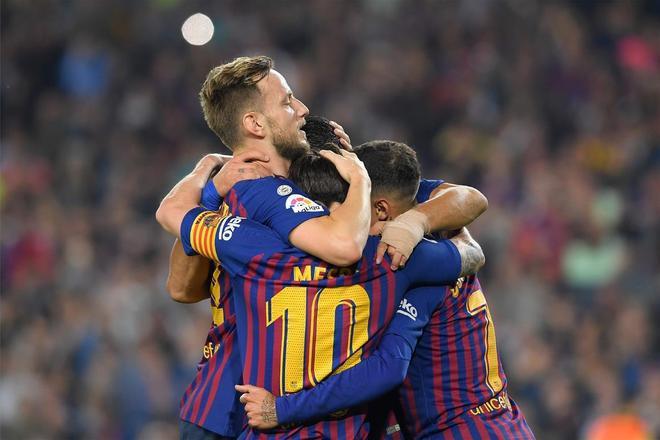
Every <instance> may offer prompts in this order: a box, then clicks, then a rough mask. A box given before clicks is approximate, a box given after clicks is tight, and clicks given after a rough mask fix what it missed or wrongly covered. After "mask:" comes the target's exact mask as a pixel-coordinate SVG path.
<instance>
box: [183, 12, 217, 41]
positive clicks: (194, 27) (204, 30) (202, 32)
mask: <svg viewBox="0 0 660 440" xmlns="http://www.w3.org/2000/svg"><path fill="white" fill-rule="evenodd" d="M181 34H182V35H183V38H184V39H185V40H186V41H187V42H188V43H190V44H192V45H193V46H203V45H204V44H206V43H208V42H209V41H211V38H213V22H212V21H211V19H210V18H208V17H207V16H206V15H204V14H195V15H191V16H190V17H188V19H187V20H186V21H184V22H183V26H181Z"/></svg>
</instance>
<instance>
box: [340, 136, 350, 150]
mask: <svg viewBox="0 0 660 440" xmlns="http://www.w3.org/2000/svg"><path fill="white" fill-rule="evenodd" d="M339 143H341V146H342V147H344V148H345V149H347V150H348V151H353V146H352V145H351V142H350V141H347V140H346V139H343V138H339Z"/></svg>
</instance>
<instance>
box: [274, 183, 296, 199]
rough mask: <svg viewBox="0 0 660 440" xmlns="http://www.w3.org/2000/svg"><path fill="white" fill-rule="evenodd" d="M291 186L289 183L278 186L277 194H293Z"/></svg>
mask: <svg viewBox="0 0 660 440" xmlns="http://www.w3.org/2000/svg"><path fill="white" fill-rule="evenodd" d="M291 191H293V190H292V189H291V187H290V186H289V185H280V186H278V187H277V195H278V196H288V195H289V194H291Z"/></svg>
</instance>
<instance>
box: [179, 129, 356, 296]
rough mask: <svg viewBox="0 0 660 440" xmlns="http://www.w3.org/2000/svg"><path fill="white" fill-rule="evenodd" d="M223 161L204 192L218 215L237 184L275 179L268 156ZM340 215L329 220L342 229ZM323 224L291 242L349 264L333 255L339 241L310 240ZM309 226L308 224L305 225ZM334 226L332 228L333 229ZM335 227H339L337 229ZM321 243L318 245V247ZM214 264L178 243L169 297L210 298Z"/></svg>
mask: <svg viewBox="0 0 660 440" xmlns="http://www.w3.org/2000/svg"><path fill="white" fill-rule="evenodd" d="M329 123H330V125H331V126H332V128H333V131H334V135H335V136H336V139H339V145H340V146H341V148H343V149H344V150H346V151H352V150H353V147H352V146H351V139H350V137H349V136H348V134H347V133H346V131H345V130H344V128H343V127H342V126H341V125H340V124H338V123H337V122H334V121H329ZM216 156H217V157H219V158H220V159H221V160H222V161H223V164H222V168H220V170H219V171H218V173H217V174H215V176H213V178H212V179H209V180H208V181H207V183H206V185H205V187H204V189H203V191H202V200H201V205H202V206H203V207H205V208H207V209H209V210H212V211H215V210H217V209H219V208H220V205H221V204H222V201H223V199H224V197H225V196H226V195H227V193H228V192H229V190H230V189H231V188H232V187H233V186H234V185H235V184H236V183H238V182H241V181H244V180H254V179H260V178H262V177H266V176H272V172H271V170H270V169H269V168H268V161H269V158H268V157H267V156H265V155H263V156H261V157H254V156H253V155H250V154H248V155H245V154H237V155H236V156H234V157H232V156H224V155H216ZM340 214H341V213H334V214H331V216H330V220H335V225H337V224H338V225H339V227H341V226H342V225H343V223H342V222H341V220H340V221H339V222H337V221H336V219H337V216H338V215H340ZM323 222H324V221H311V222H310V223H309V224H307V225H306V226H304V224H303V225H301V226H302V227H300V228H297V229H296V233H295V234H293V236H290V237H289V239H290V240H291V242H292V243H293V245H294V246H297V247H298V248H300V249H303V250H305V251H306V252H309V253H310V254H312V255H315V256H316V257H318V258H321V259H323V260H325V261H328V262H331V263H333V264H336V265H342V264H341V263H347V264H346V265H348V264H351V263H348V262H347V261H343V260H341V261H339V260H337V259H336V255H335V254H340V255H341V256H342V258H346V257H348V258H351V257H352V255H350V252H349V253H348V254H346V253H345V252H343V251H342V250H339V251H336V252H334V253H333V248H332V246H329V245H328V243H327V242H330V241H332V242H334V243H336V242H337V241H338V239H339V241H341V240H340V237H339V238H338V239H335V238H333V237H332V236H329V235H328V234H326V233H323V234H320V235H319V236H317V237H316V238H315V239H314V240H313V242H312V241H311V240H310V239H309V238H310V237H314V235H313V234H315V233H316V231H315V229H317V228H319V227H325V226H326V224H324V223H323ZM305 223H306V222H305ZM332 226H333V225H331V227H332ZM335 227H336V226H335ZM342 229H343V230H345V231H346V232H347V233H349V234H352V233H353V231H352V229H353V226H352V225H351V224H348V225H346V226H344V227H343V228H342ZM309 243H314V246H315V247H314V248H311V247H310V245H309ZM317 243H318V244H317ZM210 266H211V262H210V261H209V260H208V259H207V258H205V257H203V256H199V255H195V256H188V255H186V253H185V251H184V250H183V246H182V245H181V242H180V241H179V240H178V239H176V240H175V242H174V245H173V246H172V251H171V253H170V259H169V273H168V277H167V284H166V286H167V291H168V292H169V294H170V297H171V298H172V299H173V300H174V301H177V302H181V303H194V302H198V301H202V300H204V299H207V298H209V273H210V272H209V271H210Z"/></svg>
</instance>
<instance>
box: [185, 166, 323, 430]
mask: <svg viewBox="0 0 660 440" xmlns="http://www.w3.org/2000/svg"><path fill="white" fill-rule="evenodd" d="M206 206H208V204H207V205H206ZM218 212H219V214H220V215H221V216H225V215H227V214H228V213H232V214H235V215H241V216H244V217H249V218H251V219H254V220H256V221H258V222H260V223H263V224H265V225H267V226H269V227H271V228H272V229H273V230H274V231H275V232H277V233H278V234H279V236H280V237H282V239H288V236H289V233H290V232H291V231H292V230H293V229H294V228H295V227H297V226H298V225H300V224H301V223H303V222H305V221H307V220H309V219H311V218H315V217H318V216H321V215H327V211H326V210H325V208H323V207H322V206H321V205H319V204H316V203H314V202H312V201H311V200H310V199H309V198H308V197H306V196H305V194H304V193H303V192H302V191H301V190H300V189H299V188H297V187H296V185H295V184H293V183H292V182H291V181H289V180H287V179H283V178H279V177H267V178H263V179H255V180H246V181H242V182H238V183H237V184H236V185H234V187H232V189H231V190H230V191H229V193H228V194H227V197H226V198H225V203H224V204H223V205H222V206H220V209H219V211H218ZM209 289H210V292H209V293H210V304H211V313H212V317H213V319H212V322H211V327H210V329H209V332H208V335H207V337H206V341H205V343H204V346H203V348H202V357H201V360H200V362H199V364H198V367H197V374H196V375H195V378H194V380H193V381H192V383H191V384H190V385H189V386H188V388H187V389H186V390H185V392H184V395H183V397H182V399H181V408H180V412H179V417H180V419H182V420H185V421H187V422H190V423H194V424H196V425H199V426H202V427H204V428H205V429H207V430H209V431H213V432H215V433H217V434H220V435H223V436H227V437H236V436H238V435H239V434H240V432H241V430H242V429H243V425H244V419H245V416H244V411H243V406H242V405H241V404H240V402H239V401H238V398H239V394H238V393H236V391H235V390H234V385H236V384H238V383H242V382H243V380H242V376H241V374H242V363H241V359H240V356H239V352H238V350H237V341H236V328H235V326H236V315H235V312H234V307H233V302H232V301H231V282H230V278H229V275H228V274H227V273H226V272H225V271H223V270H222V268H221V266H220V265H217V264H214V268H213V273H212V276H211V278H210V286H209Z"/></svg>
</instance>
